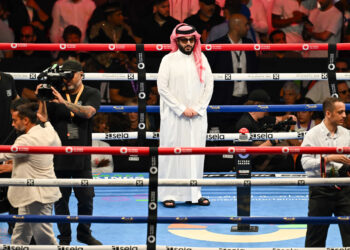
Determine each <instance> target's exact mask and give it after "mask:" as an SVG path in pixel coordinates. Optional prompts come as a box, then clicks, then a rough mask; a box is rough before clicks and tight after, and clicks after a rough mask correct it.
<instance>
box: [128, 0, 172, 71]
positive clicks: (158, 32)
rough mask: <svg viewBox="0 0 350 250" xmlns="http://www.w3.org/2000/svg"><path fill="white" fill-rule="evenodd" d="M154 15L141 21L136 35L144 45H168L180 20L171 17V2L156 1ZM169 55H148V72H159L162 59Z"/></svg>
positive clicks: (156, 53) (158, 53) (165, 0)
mask: <svg viewBox="0 0 350 250" xmlns="http://www.w3.org/2000/svg"><path fill="white" fill-rule="evenodd" d="M153 10H154V12H153V14H152V15H151V16H148V17H147V18H146V19H145V20H140V24H139V27H138V29H137V30H135V33H136V35H137V36H138V37H140V38H141V40H142V43H144V44H147V43H159V44H168V43H169V42H170V41H169V37H170V35H171V32H172V30H173V29H174V28H175V26H176V25H177V24H178V23H179V21H178V20H176V19H174V18H173V17H171V16H170V11H169V0H155V1H154V5H153ZM165 54H167V53H162V52H151V53H146V58H147V64H146V70H147V72H157V71H158V68H159V64H160V61H161V60H162V57H163V56H164V55H165Z"/></svg>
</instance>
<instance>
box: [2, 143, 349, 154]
mask: <svg viewBox="0 0 350 250" xmlns="http://www.w3.org/2000/svg"><path fill="white" fill-rule="evenodd" d="M0 152H4V153H19V154H66V155H87V154H113V155H141V156H149V155H154V154H157V155H202V154H205V155H218V154H232V155H234V154H348V153H350V147H297V146H292V147H278V146H273V147H252V146H246V147H244V146H239V147H231V146H230V147H89V146H61V147H53V146H11V145H0Z"/></svg>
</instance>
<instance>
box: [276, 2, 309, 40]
mask: <svg viewBox="0 0 350 250" xmlns="http://www.w3.org/2000/svg"><path fill="white" fill-rule="evenodd" d="M301 2H302V0H275V2H274V4H273V8H272V25H273V27H274V28H277V29H281V30H282V31H283V32H284V33H285V34H286V38H287V43H303V42H304V40H303V38H302V30H303V24H304V21H305V18H307V16H308V15H309V10H308V9H306V8H305V7H304V6H303V5H302V4H301Z"/></svg>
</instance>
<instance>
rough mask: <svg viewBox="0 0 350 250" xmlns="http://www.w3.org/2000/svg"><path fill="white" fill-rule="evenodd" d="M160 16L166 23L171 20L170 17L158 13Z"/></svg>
mask: <svg viewBox="0 0 350 250" xmlns="http://www.w3.org/2000/svg"><path fill="white" fill-rule="evenodd" d="M157 14H158V16H159V17H160V18H161V19H163V20H164V21H168V20H169V16H164V15H162V14H160V13H159V12H157Z"/></svg>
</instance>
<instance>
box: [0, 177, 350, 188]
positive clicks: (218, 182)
mask: <svg viewBox="0 0 350 250" xmlns="http://www.w3.org/2000/svg"><path fill="white" fill-rule="evenodd" d="M148 185H149V179H142V178H138V179H11V178H1V179H0V186H45V187H57V186H60V187H87V186H89V187H96V186H148ZM328 185H345V186H349V185H350V178H348V177H339V178H304V177H302V178H288V179H283V178H281V179H279V178H266V179H265V178H264V179H192V180H189V179H159V180H158V186H236V187H245V186H328Z"/></svg>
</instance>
